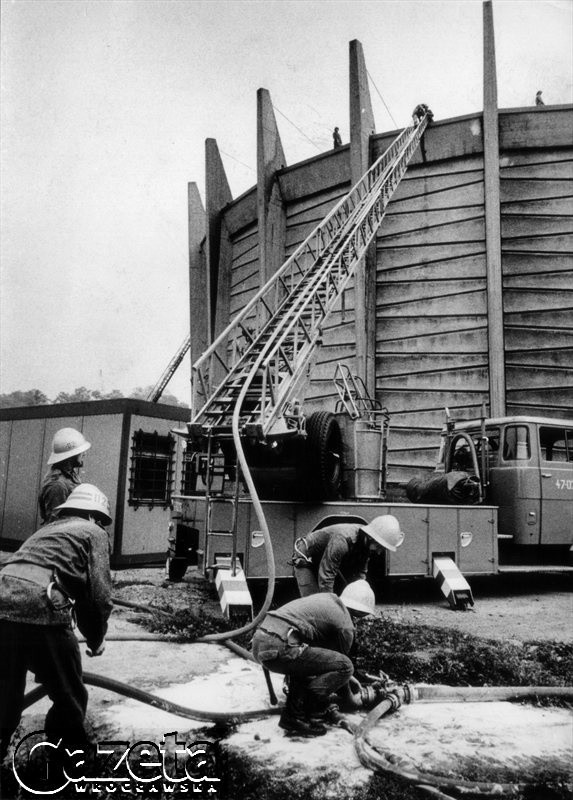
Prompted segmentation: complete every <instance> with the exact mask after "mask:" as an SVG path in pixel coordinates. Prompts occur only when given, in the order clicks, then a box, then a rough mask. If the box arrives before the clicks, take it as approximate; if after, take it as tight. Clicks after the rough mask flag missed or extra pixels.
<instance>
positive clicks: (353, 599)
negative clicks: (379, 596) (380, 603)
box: [340, 579, 376, 614]
mask: <svg viewBox="0 0 573 800" xmlns="http://www.w3.org/2000/svg"><path fill="white" fill-rule="evenodd" d="M340 599H341V600H342V602H343V603H344V605H345V606H346V608H351V609H352V610H353V611H360V612H361V613H362V614H374V611H375V608H376V599H375V597H374V592H373V591H372V589H371V587H370V584H369V583H368V581H365V580H363V579H360V580H358V581H352V583H349V584H348V585H347V586H346V587H345V589H344V591H343V592H342V594H341V595H340Z"/></svg>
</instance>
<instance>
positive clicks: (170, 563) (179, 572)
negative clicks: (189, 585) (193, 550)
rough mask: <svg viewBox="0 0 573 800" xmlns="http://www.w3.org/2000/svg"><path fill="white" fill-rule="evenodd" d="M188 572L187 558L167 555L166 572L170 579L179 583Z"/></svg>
mask: <svg viewBox="0 0 573 800" xmlns="http://www.w3.org/2000/svg"><path fill="white" fill-rule="evenodd" d="M186 572H187V559H186V558H174V557H172V556H167V560H166V561H165V574H166V576H167V578H168V580H170V581H173V582H175V583H179V581H182V580H183V576H184V575H185V573H186Z"/></svg>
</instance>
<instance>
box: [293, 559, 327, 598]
mask: <svg viewBox="0 0 573 800" xmlns="http://www.w3.org/2000/svg"><path fill="white" fill-rule="evenodd" d="M293 572H294V577H295V579H296V583H297V586H298V591H299V594H300V596H301V597H308V596H309V595H310V594H318V592H319V591H320V590H319V588H318V580H317V577H316V573H317V571H316V570H315V569H314V567H313V566H312V565H311V564H301V566H298V564H296V563H295V565H294V568H293Z"/></svg>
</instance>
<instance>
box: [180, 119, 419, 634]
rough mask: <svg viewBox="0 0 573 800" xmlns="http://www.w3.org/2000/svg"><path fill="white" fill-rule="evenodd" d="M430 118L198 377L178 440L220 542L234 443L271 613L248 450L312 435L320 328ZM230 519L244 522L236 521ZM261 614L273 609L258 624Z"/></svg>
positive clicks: (402, 137) (267, 290)
mask: <svg viewBox="0 0 573 800" xmlns="http://www.w3.org/2000/svg"><path fill="white" fill-rule="evenodd" d="M431 118H432V116H431V112H429V113H427V114H426V115H425V116H424V117H423V118H422V119H421V120H420V121H419V123H418V124H417V125H416V126H411V127H408V128H405V129H404V131H402V133H400V134H399V136H398V137H397V138H396V139H395V140H394V142H393V143H392V144H391V145H390V147H389V148H388V149H387V150H386V151H385V152H384V153H383V154H382V155H381V156H380V158H379V159H378V160H377V161H376V162H375V163H374V164H373V165H372V167H370V169H369V170H368V172H366V173H365V175H364V176H363V177H362V178H361V180H360V181H359V182H358V183H357V184H356V185H355V186H353V188H352V189H351V191H350V192H349V193H348V194H347V195H346V196H345V197H344V198H343V199H342V200H341V201H340V202H339V203H338V204H337V205H336V206H335V207H334V208H333V209H332V210H331V211H330V213H329V214H328V215H327V216H326V217H325V218H324V220H322V221H321V222H320V223H319V224H318V225H317V226H316V228H315V229H314V230H313V231H312V233H311V234H310V235H309V236H308V237H307V238H306V239H305V240H304V242H302V244H301V245H299V247H298V248H297V249H296V250H295V252H294V253H293V254H292V255H291V256H290V257H289V258H288V259H287V261H285V263H284V264H283V266H282V267H281V268H280V269H279V270H278V271H277V272H276V273H275V274H274V275H273V276H272V277H271V278H270V279H269V280H268V281H267V283H266V284H265V285H264V286H263V287H262V288H261V289H260V290H259V291H258V292H257V293H256V295H255V296H254V297H253V298H252V299H251V300H250V302H249V303H248V304H247V305H246V306H245V307H244V308H243V310H242V311H240V312H239V314H237V316H236V317H235V318H234V319H233V321H232V322H231V323H230V324H229V325H228V326H227V327H226V328H225V329H224V330H223V331H222V333H221V334H220V335H219V336H218V337H217V339H216V340H215V341H214V342H213V343H212V344H211V346H210V347H209V348H208V349H207V350H206V351H205V353H204V354H203V355H202V356H201V357H200V358H199V359H198V360H197V361H196V362H195V364H194V365H193V367H192V375H191V387H192V411H191V421H190V422H189V423H188V425H187V429H186V430H181V431H177V433H180V434H181V435H184V436H185V437H186V438H188V439H189V440H190V444H191V445H192V447H194V448H195V449H197V450H203V462H204V463H205V462H206V475H205V478H204V482H205V487H206V488H205V494H206V503H207V512H206V515H205V517H206V527H207V530H206V535H207V536H209V535H210V534H212V533H214V532H213V531H211V530H210V529H209V525H210V523H209V519H210V516H211V515H210V513H209V507H210V503H211V501H212V498H211V496H210V495H211V489H210V487H211V486H212V484H213V468H214V466H215V464H219V469H220V456H217V455H216V454H217V453H218V452H219V448H220V450H221V451H223V452H228V450H229V446H228V444H227V443H229V442H231V440H232V442H233V445H234V446H233V448H232V449H233V450H234V453H235V454H236V463H235V467H234V468H233V469H234V474H235V477H236V482H237V483H238V480H239V474H240V475H241V476H242V480H243V483H244V485H245V486H246V488H247V489H248V492H249V494H250V496H251V500H252V503H253V506H254V508H255V511H256V514H257V517H258V519H259V524H260V526H261V529H262V533H263V537H264V541H265V544H266V548H267V562H268V573H269V587H268V590H267V601H268V603H270V599H271V598H272V593H273V590H274V570H273V564H272V560H273V556H272V546H271V541H270V536H269V532H268V527H267V524H266V521H265V515H264V511H263V508H262V505H261V503H260V501H259V498H258V494H257V490H256V487H255V484H254V481H253V478H252V476H251V474H250V470H249V464H248V461H247V457H246V455H245V452H244V447H243V443H244V442H246V441H250V442H253V441H255V442H272V441H273V440H276V439H280V438H283V437H288V436H296V435H304V415H303V414H301V413H299V409H298V408H297V407H296V403H295V398H296V394H297V392H298V391H299V389H300V385H301V382H302V380H303V379H304V373H305V369H306V368H307V366H308V365H309V363H310V360H311V358H312V356H313V353H314V351H315V348H316V346H317V345H318V344H319V342H320V340H321V336H322V326H323V324H324V322H325V320H326V318H327V317H328V315H329V314H330V313H331V312H332V311H333V310H334V308H335V307H336V304H337V302H338V301H339V299H340V297H341V295H342V293H343V292H344V290H345V288H346V287H347V285H348V283H349V281H350V280H351V278H352V276H353V274H354V271H355V269H356V267H357V265H358V263H359V261H360V259H361V258H362V257H363V256H364V255H365V253H366V250H367V249H368V247H369V245H370V243H371V242H372V240H373V239H374V236H375V235H376V232H377V230H378V228H379V226H380V223H381V222H382V219H383V216H384V213H385V210H386V206H387V205H388V203H389V201H390V199H391V197H392V195H393V193H394V191H395V190H396V188H397V186H398V184H399V182H400V180H401V178H402V176H403V175H404V173H405V171H406V168H407V165H408V162H409V161H410V159H411V158H412V156H413V154H414V152H415V150H416V148H417V147H418V144H419V142H420V140H421V138H422V136H423V134H424V131H425V129H426V127H427V124H428V122H429V121H430V120H431ZM229 502H233V499H231V498H229ZM235 502H236V499H235ZM232 517H233V518H234V519H236V513H234V514H233V515H232ZM216 533H217V535H221V533H222V532H221V531H217V532H216ZM227 535H229V536H230V537H233V547H232V557H231V569H232V571H233V575H234V574H235V573H234V571H235V555H236V552H235V551H236V546H235V531H234V530H229V531H228V532H227ZM265 605H266V606H267V608H268V605H267V603H265ZM263 613H266V608H265V607H263V609H262V611H261V612H260V613H259V615H258V617H257V620H258V619H259V618H261V616H262V614H263ZM257 620H255V621H254V622H253V623H252V625H253V624H255V623H256V621H257ZM252 625H251V626H248V627H252Z"/></svg>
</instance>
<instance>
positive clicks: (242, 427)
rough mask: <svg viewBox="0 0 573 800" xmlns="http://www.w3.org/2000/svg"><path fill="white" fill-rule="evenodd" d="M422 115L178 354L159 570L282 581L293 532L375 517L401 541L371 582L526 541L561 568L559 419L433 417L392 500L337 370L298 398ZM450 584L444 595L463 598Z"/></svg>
mask: <svg viewBox="0 0 573 800" xmlns="http://www.w3.org/2000/svg"><path fill="white" fill-rule="evenodd" d="M430 119H431V112H429V113H428V114H427V115H426V116H425V117H424V118H423V119H422V120H421V121H420V122H419V123H418V124H417V125H416V126H413V127H408V128H406V129H405V130H404V131H403V132H402V133H401V134H400V135H399V136H398V137H397V138H396V140H395V141H394V142H393V143H392V145H391V146H390V147H389V148H388V150H386V152H385V153H384V154H383V155H382V156H380V158H379V159H378V160H377V161H376V162H375V163H374V164H373V165H372V167H370V169H369V170H368V172H367V173H366V174H365V175H364V176H363V178H362V179H361V180H360V181H359V182H358V183H357V184H356V185H355V186H354V187H353V188H352V189H351V191H350V192H349V193H348V195H346V196H345V197H344V198H343V199H342V200H341V201H340V202H339V203H338V204H337V205H336V206H335V207H334V208H333V209H332V210H331V212H330V213H329V214H328V215H327V216H326V217H325V219H323V220H322V221H321V222H320V223H319V225H317V227H316V228H315V229H314V230H313V232H312V233H311V234H310V235H309V236H308V237H307V239H306V240H305V241H304V242H303V243H302V244H301V245H300V246H299V247H298V248H297V249H296V250H295V251H294V253H293V254H292V255H291V256H290V257H289V258H288V259H287V261H286V262H285V263H284V264H283V266H282V267H281V268H280V269H279V270H277V272H276V273H275V274H274V275H273V276H272V277H271V278H270V279H269V280H268V281H267V283H266V284H265V285H264V286H263V287H262V288H261V289H260V290H259V291H258V292H257V294H256V295H255V296H254V297H253V298H252V299H251V300H250V302H248V303H247V304H246V305H245V307H244V308H243V309H242V310H241V311H240V312H239V313H238V314H237V316H236V317H235V318H234V319H233V320H232V321H231V322H230V324H229V325H228V326H227V327H226V328H225V330H223V331H222V333H221V334H220V335H219V336H218V337H217V339H216V340H215V341H214V342H213V343H212V344H211V345H210V347H208V348H207V350H206V351H205V353H203V355H202V356H201V357H200V358H199V359H198V360H197V362H196V363H195V364H194V365H193V368H192V411H191V419H190V421H189V422H188V423H187V424H186V426H185V427H184V428H182V429H179V430H176V431H175V433H176V434H178V435H180V436H181V437H183V438H184V439H185V445H186V449H185V457H184V459H185V460H184V487H185V488H184V491H183V492H182V493H181V494H179V495H176V496H174V497H173V510H172V517H171V521H170V532H169V552H168V557H167V574H168V576H169V578H170V579H172V580H180V579H181V578H182V577H183V575H184V574H185V571H186V569H187V568H188V566H189V565H196V566H198V567H199V569H201V570H202V571H203V572H205V573H206V574H213V572H215V573H217V574H219V573H221V572H222V571H223V572H226V573H227V574H228V575H230V576H231V577H232V578H235V577H236V575H237V572H239V573H240V574H241V576H244V577H245V578H246V579H253V580H254V579H259V578H267V579H269V580H272V581H274V579H275V577H278V578H283V577H284V578H287V577H290V576H291V575H292V570H291V567H290V566H289V563H288V562H289V560H290V559H291V556H292V552H293V544H294V541H295V539H296V538H298V537H300V536H303V535H304V534H305V533H307V532H308V531H311V530H313V529H315V528H317V527H321V526H325V525H329V524H333V523H335V522H342V521H349V522H350V521H352V522H359V523H360V522H365V523H367V522H369V521H371V520H372V519H373V518H374V517H376V516H378V515H380V514H386V513H389V514H393V515H394V516H396V517H397V518H398V520H399V522H400V525H401V528H402V530H403V532H404V534H405V537H404V541H403V544H402V545H401V546H400V547H399V548H398V549H397V551H396V552H392V553H390V552H387V553H386V554H385V557H384V558H383V559H381V560H380V561H379V562H378V563H376V564H374V565H373V566H372V575H371V576H370V577H371V579H372V580H373V581H374V582H376V581H377V580H378V579H382V578H388V577H393V576H424V577H426V576H429V577H436V578H439V579H440V580H441V581H442V582H443V583H446V584H448V579H447V576H446V577H444V576H445V575H446V573H447V572H448V571H449V570H451V572H452V575H453V578H452V581H451V582H450V585H453V584H454V583H455V581H456V580H457V579H458V578H462V577H463V575H484V574H487V575H489V574H495V573H497V572H498V571H500V569H501V568H502V566H503V563H504V560H505V561H508V562H509V561H522V562H530V563H531V564H538V563H539V560H540V552H541V550H543V551H544V552H545V551H547V552H549V553H550V554H551V555H550V560H554V559H558V561H559V563H561V564H562V563H564V562H565V560H566V559H567V558H568V556H569V550H570V547H571V543H572V532H573V502H572V498H573V421H572V420H565V421H564V420H555V419H541V418H536V417H504V418H495V419H490V418H487V416H486V415H485V412H484V413H482V417H481V419H478V420H471V421H466V422H461V421H457V422H456V421H454V420H452V419H447V421H446V424H445V427H444V430H443V436H442V446H441V450H440V452H439V458H438V466H437V469H436V471H435V472H434V473H429V474H428V473H426V474H425V475H422V476H421V477H420V479H418V480H414V481H411V482H410V483H411V485H410V484H409V485H408V486H406V487H404V489H405V491H406V496H404V494H402V496H401V497H400V496H397V495H396V494H395V493H393V492H392V491H391V487H390V486H389V482H388V472H387V452H388V436H389V430H390V425H391V420H390V417H389V414H388V413H387V411H386V409H385V408H383V407H382V406H381V405H380V403H379V402H378V401H377V400H374V399H372V398H370V397H369V396H368V393H367V392H366V390H365V388H364V386H363V384H361V382H360V380H359V379H357V378H356V377H355V376H353V375H352V374H351V371H350V369H349V367H348V365H346V364H339V365H337V368H336V372H335V374H334V375H333V382H334V385H335V387H336V392H337V394H338V401H337V404H336V406H335V407H334V408H333V409H331V410H329V409H324V408H319V409H311V410H308V409H307V408H306V406H305V403H304V391H305V380H306V378H307V376H308V373H309V370H311V369H312V363H313V355H314V354H315V351H316V348H317V347H318V346H319V345H320V341H321V334H322V326H323V324H324V321H325V320H326V318H327V317H328V315H329V314H330V313H331V312H332V311H333V310H334V309H335V307H336V305H337V303H338V302H339V301H340V298H341V296H342V294H343V292H344V290H345V288H346V287H347V285H348V284H349V282H350V281H351V280H352V278H353V275H354V272H355V269H356V266H357V265H358V264H359V262H360V261H361V259H363V258H364V256H365V254H366V252H367V250H368V247H369V246H370V244H371V242H372V241H373V239H374V237H375V235H376V232H377V230H378V228H379V226H380V224H381V222H382V219H383V217H384V213H385V209H386V206H387V204H388V202H389V200H390V198H391V197H392V195H393V193H394V191H395V189H396V188H397V186H398V184H399V182H400V179H401V177H402V175H403V174H404V172H405V171H406V168H407V165H408V162H409V160H410V159H411V157H412V155H413V153H414V152H415V150H416V148H417V146H418V144H419V142H420V139H421V137H422V135H423V133H424V130H425V128H426V126H427V124H428V122H429V121H430ZM182 352H183V351H182ZM394 488H395V487H394ZM406 499H408V502H405V501H406ZM501 555H503V558H501V561H502V564H501V565H500V557H501ZM544 558H545V555H544ZM464 584H465V581H463V582H462V583H461V586H462V588H461V589H459V590H452V592H451V597H450V598H449V599H450V600H451V599H452V597H453V600H454V602H455V603H458V602H459V603H460V604H462V605H463V604H467V602H468V601H469V600H471V602H473V600H472V599H471V592H469V591H468V590H469V587H467V588H466V586H467V584H465V586H464ZM444 593H446V592H445V591H444Z"/></svg>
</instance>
